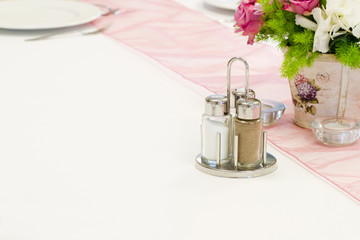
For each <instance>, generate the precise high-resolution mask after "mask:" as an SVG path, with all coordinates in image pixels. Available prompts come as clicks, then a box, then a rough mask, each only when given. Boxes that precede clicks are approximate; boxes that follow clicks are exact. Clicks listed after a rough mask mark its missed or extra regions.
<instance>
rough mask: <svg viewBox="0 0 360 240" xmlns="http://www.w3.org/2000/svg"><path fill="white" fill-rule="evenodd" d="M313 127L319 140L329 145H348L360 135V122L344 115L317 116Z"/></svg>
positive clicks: (312, 124)
mask: <svg viewBox="0 0 360 240" xmlns="http://www.w3.org/2000/svg"><path fill="white" fill-rule="evenodd" d="M311 129H312V131H313V133H314V134H315V136H316V137H317V139H318V140H320V141H321V142H322V143H323V144H325V145H329V146H346V145H350V144H353V143H355V142H356V141H358V140H359V137H360V122H359V121H358V120H355V119H350V118H342V117H329V118H317V119H315V120H314V121H312V122H311Z"/></svg>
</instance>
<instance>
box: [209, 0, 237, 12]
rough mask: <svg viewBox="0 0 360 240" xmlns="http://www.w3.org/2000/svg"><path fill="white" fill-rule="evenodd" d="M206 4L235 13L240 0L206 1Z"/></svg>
mask: <svg viewBox="0 0 360 240" xmlns="http://www.w3.org/2000/svg"><path fill="white" fill-rule="evenodd" d="M204 2H206V3H207V4H209V5H211V6H213V7H217V8H222V9H227V10H234V11H235V10H236V9H237V7H238V5H239V2H240V0H204Z"/></svg>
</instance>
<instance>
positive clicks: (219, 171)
mask: <svg viewBox="0 0 360 240" xmlns="http://www.w3.org/2000/svg"><path fill="white" fill-rule="evenodd" d="M237 145H238V136H236V135H235V136H234V145H233V147H234V148H233V150H234V151H233V156H232V159H231V160H230V161H228V162H226V163H223V164H221V162H220V156H221V152H220V151H221V134H220V133H217V158H216V164H211V163H209V161H205V160H203V159H202V158H201V153H199V154H198V155H197V156H196V158H195V166H196V168H197V169H198V170H200V171H201V172H203V173H206V174H210V175H213V176H218V177H227V178H253V177H260V176H264V175H267V174H270V173H272V172H274V171H275V170H276V169H277V164H276V162H277V161H276V158H275V157H274V156H273V155H271V154H270V153H268V152H267V133H266V132H265V131H264V132H263V136H262V156H261V158H262V161H261V164H260V165H258V166H257V167H256V168H253V169H241V168H238V156H237V154H238V151H237Z"/></svg>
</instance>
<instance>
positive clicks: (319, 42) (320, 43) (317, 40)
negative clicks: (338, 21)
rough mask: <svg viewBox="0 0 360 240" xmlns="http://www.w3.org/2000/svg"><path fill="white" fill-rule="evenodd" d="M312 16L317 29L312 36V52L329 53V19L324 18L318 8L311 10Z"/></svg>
mask: <svg viewBox="0 0 360 240" xmlns="http://www.w3.org/2000/svg"><path fill="white" fill-rule="evenodd" d="M311 13H312V15H313V17H314V19H315V21H316V22H317V28H316V31H315V36H314V47H313V52H315V51H319V52H322V53H326V52H328V51H329V42H330V34H329V32H330V31H331V24H330V20H331V19H330V18H326V17H325V18H324V15H325V14H323V11H322V10H321V9H320V8H314V9H313V10H312V12H311Z"/></svg>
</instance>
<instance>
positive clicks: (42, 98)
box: [0, 0, 360, 240]
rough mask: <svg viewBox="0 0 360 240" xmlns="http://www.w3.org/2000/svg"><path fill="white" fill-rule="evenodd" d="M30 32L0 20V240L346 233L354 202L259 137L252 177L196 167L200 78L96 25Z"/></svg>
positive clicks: (285, 239)
mask: <svg viewBox="0 0 360 240" xmlns="http://www.w3.org/2000/svg"><path fill="white" fill-rule="evenodd" d="M182 2H183V3H185V4H187V5H188V6H189V7H194V8H197V9H199V10H201V11H204V12H205V13H206V14H208V15H211V16H213V17H214V18H218V17H221V16H222V14H224V16H225V15H226V14H228V15H229V13H226V12H224V11H219V12H217V13H213V15H212V13H211V11H215V10H214V9H212V8H209V7H208V6H205V5H203V4H202V2H201V1H199V0H197V1H195V0H194V1H191V0H187V1H182ZM225 17H229V16H225ZM39 34H40V33H39V32H30V33H29V32H16V31H8V30H1V31H0V52H1V55H0V56H1V57H0V69H1V70H0V74H1V75H0V76H1V79H0V83H1V85H0V111H1V117H0V239H4V240H5V239H16V240H19V239H24V240H25V239H26V240H28V239H36V240H42V239H44V240H45V239H46V240H49V239H52V240H56V239H59V240H60V239H61V240H63V239H67V240H70V239H84V240H85V239H86V240H90V239H153V240H158V239H164V240H165V239H166V240H169V239H172V240H176V239H193V240H199V239H208V240H210V239H214V240H215V239H228V240H230V239H259V240H260V239H261V240H263V239H274V240H289V239H291V240H297V239H299V240H303V239H327V240H331V239H334V240H335V239H336V240H338V239H354V240H355V239H356V240H358V239H360V233H359V231H358V225H359V220H360V206H359V205H358V204H357V203H356V202H354V201H353V200H351V199H350V198H348V197H347V196H345V195H344V194H343V193H341V192H339V191H338V190H336V189H335V188H333V187H332V186H331V185H329V184H327V183H326V182H324V181H323V180H321V179H319V178H318V177H317V176H313V175H312V174H311V173H309V172H307V171H306V170H305V169H303V168H302V167H301V166H299V165H298V164H297V163H296V162H294V161H292V160H291V159H289V158H287V157H285V156H284V155H282V154H281V153H279V152H277V151H276V150H274V149H272V148H270V149H269V151H270V152H272V153H273V154H274V155H275V156H276V157H277V158H278V162H279V168H278V170H277V171H276V172H274V173H273V174H271V175H268V176H265V177H261V178H255V179H224V178H217V177H213V176H208V175H205V174H203V173H201V172H199V171H197V170H196V169H195V167H194V157H195V155H196V154H197V153H198V152H199V148H200V137H199V124H200V118H201V114H202V112H203V102H204V100H203V98H204V97H205V96H206V95H207V94H208V93H207V92H206V91H205V90H204V89H200V88H199V87H198V86H196V85H192V84H191V83H188V82H186V81H185V80H182V79H180V78H179V77H177V76H175V75H174V74H172V73H170V72H168V71H166V69H162V68H161V67H160V66H158V65H157V64H156V63H155V62H153V61H152V60H151V59H148V58H147V57H145V56H142V55H141V54H139V53H137V52H135V51H134V50H132V49H129V48H127V47H126V46H123V45H122V44H121V43H119V42H117V41H114V40H112V39H110V38H107V37H106V36H104V35H94V36H87V37H70V38H57V39H52V40H46V41H37V42H25V41H24V39H25V38H27V37H29V36H35V35H39Z"/></svg>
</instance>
